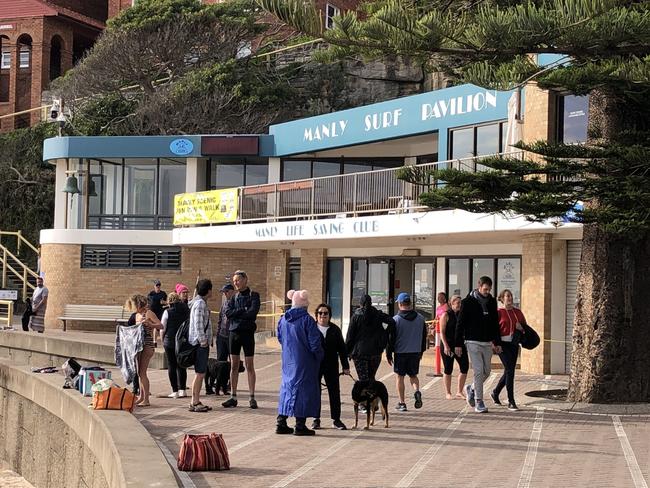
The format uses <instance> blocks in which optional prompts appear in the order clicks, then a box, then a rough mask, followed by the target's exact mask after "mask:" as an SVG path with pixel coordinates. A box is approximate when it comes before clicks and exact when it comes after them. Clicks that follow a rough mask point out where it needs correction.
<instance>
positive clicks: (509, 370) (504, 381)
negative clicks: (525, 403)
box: [494, 342, 519, 403]
mask: <svg viewBox="0 0 650 488" xmlns="http://www.w3.org/2000/svg"><path fill="white" fill-rule="evenodd" d="M501 349H503V352H502V353H501V354H499V358H500V359H501V362H502V363H503V374H502V375H501V378H500V379H499V383H497V386H496V388H495V389H494V393H496V394H497V395H499V393H501V390H503V387H504V386H505V387H506V391H507V392H508V402H510V403H515V368H516V367H517V356H519V344H513V343H512V342H504V343H502V344H501Z"/></svg>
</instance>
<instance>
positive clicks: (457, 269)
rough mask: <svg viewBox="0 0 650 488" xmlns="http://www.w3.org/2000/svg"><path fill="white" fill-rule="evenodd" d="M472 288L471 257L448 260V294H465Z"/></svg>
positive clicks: (462, 295)
mask: <svg viewBox="0 0 650 488" xmlns="http://www.w3.org/2000/svg"><path fill="white" fill-rule="evenodd" d="M470 290H471V287H470V282H469V259H449V260H447V296H449V298H450V299H451V297H452V295H460V296H461V297H463V298H465V296H466V295H467V294H468V293H469V291H470Z"/></svg>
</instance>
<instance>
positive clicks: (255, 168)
mask: <svg viewBox="0 0 650 488" xmlns="http://www.w3.org/2000/svg"><path fill="white" fill-rule="evenodd" d="M268 181H269V163H268V162H266V161H264V163H260V164H257V163H250V162H248V161H247V162H246V182H245V184H246V186H252V185H265V184H266V183H268Z"/></svg>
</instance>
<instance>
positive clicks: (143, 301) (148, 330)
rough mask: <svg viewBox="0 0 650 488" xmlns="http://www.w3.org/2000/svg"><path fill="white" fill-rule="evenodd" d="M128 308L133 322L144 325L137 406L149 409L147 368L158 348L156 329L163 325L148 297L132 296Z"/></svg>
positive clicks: (139, 359)
mask: <svg viewBox="0 0 650 488" xmlns="http://www.w3.org/2000/svg"><path fill="white" fill-rule="evenodd" d="M126 308H127V309H128V310H131V311H132V312H133V315H132V317H133V320H134V322H135V324H136V325H142V328H143V329H144V348H143V349H142V351H141V352H140V353H139V354H138V356H137V363H138V376H139V378H140V394H139V395H138V398H137V400H136V402H135V403H136V405H139V406H141V407H148V406H149V405H150V403H149V394H150V390H149V377H148V376H147V368H149V362H150V361H151V358H152V357H153V353H154V351H155V350H156V346H155V345H154V341H153V331H154V329H157V330H160V329H162V324H161V323H160V320H158V317H156V314H155V313H153V312H152V311H151V310H149V307H148V300H147V297H145V296H143V295H132V296H131V297H130V298H129V299H128V300H127V302H126Z"/></svg>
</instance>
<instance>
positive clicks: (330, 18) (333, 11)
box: [325, 3, 341, 29]
mask: <svg viewBox="0 0 650 488" xmlns="http://www.w3.org/2000/svg"><path fill="white" fill-rule="evenodd" d="M337 15H341V9H340V8H338V7H336V6H334V5H332V4H329V3H328V4H327V10H326V17H327V18H326V23H325V26H326V27H327V28H328V29H332V28H334V17H336V16H337Z"/></svg>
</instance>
